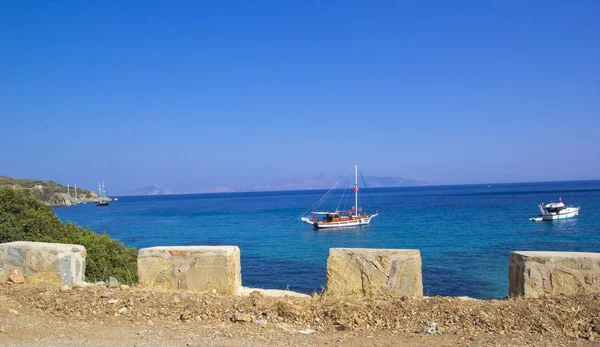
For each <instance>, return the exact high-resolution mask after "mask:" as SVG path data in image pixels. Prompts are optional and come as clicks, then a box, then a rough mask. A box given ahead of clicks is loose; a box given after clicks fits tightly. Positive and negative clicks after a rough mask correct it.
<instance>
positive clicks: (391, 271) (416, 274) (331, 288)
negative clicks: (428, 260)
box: [327, 248, 423, 297]
mask: <svg viewBox="0 0 600 347" xmlns="http://www.w3.org/2000/svg"><path fill="white" fill-rule="evenodd" d="M327 293H328V294H330V295H349V296H365V297H378V296H394V297H401V296H407V297H422V296H423V280H422V275H421V254H420V252H419V251H418V250H411V249H365V248H331V249H330V250H329V258H328V259H327Z"/></svg>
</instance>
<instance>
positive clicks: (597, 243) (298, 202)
mask: <svg viewBox="0 0 600 347" xmlns="http://www.w3.org/2000/svg"><path fill="white" fill-rule="evenodd" d="M369 192H370V195H371V197H370V198H369V196H368V195H366V194H362V197H363V201H364V207H365V210H366V211H368V212H372V211H373V210H375V209H376V210H378V211H379V213H380V216H379V217H377V218H375V219H373V221H372V223H371V224H370V225H368V226H363V227H359V228H353V229H338V230H327V231H321V230H319V231H316V230H313V228H312V227H311V226H310V225H307V224H303V223H301V222H300V221H298V216H299V215H300V214H301V213H302V212H304V211H305V210H307V209H308V208H309V207H310V206H312V205H313V204H314V203H315V202H316V201H317V200H319V199H320V198H321V196H322V195H323V194H324V193H325V191H288V192H261V193H228V194H194V195H168V196H139V197H119V201H117V202H113V203H111V205H110V206H109V207H96V206H95V205H93V204H85V205H79V206H74V207H61V208H56V209H55V211H56V214H57V215H58V216H59V218H60V219H61V220H63V221H67V220H69V221H72V222H75V223H77V224H78V225H82V226H89V227H91V228H92V229H93V230H94V231H97V232H102V231H106V232H108V233H109V234H110V235H111V236H112V237H114V238H117V239H119V240H120V241H122V242H124V243H125V244H126V245H128V246H135V247H137V248H142V247H150V246H167V245H236V246H239V247H240V250H241V254H242V282H243V285H244V286H250V287H261V288H273V289H285V288H289V289H290V290H295V291H300V292H307V293H310V292H312V291H320V290H321V288H322V287H323V286H324V285H325V280H326V276H325V269H326V263H327V255H328V250H329V248H332V247H368V248H410V249H419V250H420V251H421V256H422V259H423V285H424V291H425V295H452V296H462V295H467V296H471V297H476V298H498V297H505V296H506V295H507V287H508V275H507V269H508V256H509V253H510V252H511V251H515V250H546V251H580V252H600V181H577V182H551V183H519V184H491V185H490V186H488V185H487V184H486V185H461V186H431V187H406V188H380V189H372V190H370V191H369ZM361 193H364V191H362V190H361ZM334 195H338V196H339V195H341V192H335V193H334ZM559 196H561V197H562V199H563V201H564V202H565V204H573V205H575V206H581V207H582V209H581V212H580V215H579V216H578V217H576V218H574V219H570V220H565V221H556V222H541V223H532V222H530V221H529V218H530V217H535V216H536V215H537V214H538V212H539V211H538V209H537V206H536V205H537V204H539V203H541V202H551V201H553V200H554V201H556V200H557V199H558V197H559ZM333 200H336V199H335V198H334V199H333Z"/></svg>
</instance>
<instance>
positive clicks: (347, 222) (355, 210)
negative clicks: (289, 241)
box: [300, 164, 379, 229]
mask: <svg viewBox="0 0 600 347" xmlns="http://www.w3.org/2000/svg"><path fill="white" fill-rule="evenodd" d="M338 184H339V182H337V183H336V184H334V185H333V187H332V188H331V189H330V190H329V191H328V192H327V193H326V194H325V195H324V196H323V197H322V198H321V199H320V200H319V202H318V203H317V206H315V208H313V210H312V211H310V213H308V215H306V216H303V217H301V218H300V220H301V221H302V222H304V223H306V224H311V225H312V226H313V227H314V228H315V229H324V228H343V227H354V226H362V225H367V224H369V223H371V219H373V218H374V217H377V216H378V215H379V213H374V214H367V213H366V212H363V211H362V207H360V205H359V199H358V190H359V188H358V164H354V206H352V208H351V209H350V210H346V211H339V210H338V209H337V208H336V209H335V210H334V211H330V212H321V211H315V210H316V209H318V208H320V206H321V205H322V203H323V202H324V201H325V198H326V197H327V195H329V193H331V191H333V190H334V189H335V188H336V187H337V185H338ZM344 196H345V191H344V194H343V195H342V199H343V198H344ZM340 204H341V201H340ZM340 204H338V207H339V206H340ZM346 206H347V205H346Z"/></svg>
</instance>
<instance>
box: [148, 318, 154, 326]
mask: <svg viewBox="0 0 600 347" xmlns="http://www.w3.org/2000/svg"><path fill="white" fill-rule="evenodd" d="M146 324H148V325H149V326H154V322H153V321H152V319H148V323H146Z"/></svg>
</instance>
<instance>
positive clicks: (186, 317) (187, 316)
mask: <svg viewBox="0 0 600 347" xmlns="http://www.w3.org/2000/svg"><path fill="white" fill-rule="evenodd" d="M192 318H193V316H192V313H191V312H190V311H188V310H185V311H183V312H182V313H181V314H180V315H179V319H180V320H182V321H184V322H185V321H188V320H190V319H192Z"/></svg>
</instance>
